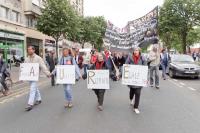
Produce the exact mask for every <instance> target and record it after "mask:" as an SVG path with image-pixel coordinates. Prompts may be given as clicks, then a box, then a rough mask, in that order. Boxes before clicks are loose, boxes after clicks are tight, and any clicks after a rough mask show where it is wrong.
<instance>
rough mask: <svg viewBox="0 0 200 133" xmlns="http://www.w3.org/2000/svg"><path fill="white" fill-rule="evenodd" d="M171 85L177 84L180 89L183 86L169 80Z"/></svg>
mask: <svg viewBox="0 0 200 133" xmlns="http://www.w3.org/2000/svg"><path fill="white" fill-rule="evenodd" d="M169 81H170V82H171V83H173V84H175V85H176V86H178V87H180V88H182V87H183V86H181V85H179V84H177V83H175V82H173V81H172V80H169Z"/></svg>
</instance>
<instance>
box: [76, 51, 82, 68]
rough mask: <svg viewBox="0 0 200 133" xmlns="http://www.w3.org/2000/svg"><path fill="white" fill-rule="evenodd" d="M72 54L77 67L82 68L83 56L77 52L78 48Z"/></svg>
mask: <svg viewBox="0 0 200 133" xmlns="http://www.w3.org/2000/svg"><path fill="white" fill-rule="evenodd" d="M74 56H75V60H76V64H77V65H78V67H79V68H80V69H82V68H83V57H82V55H81V54H80V53H79V49H75V53H74Z"/></svg>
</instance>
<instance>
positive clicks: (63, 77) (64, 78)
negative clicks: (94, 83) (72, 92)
mask: <svg viewBox="0 0 200 133" xmlns="http://www.w3.org/2000/svg"><path fill="white" fill-rule="evenodd" d="M56 83H57V84H75V66H74V65H58V66H57V67H56Z"/></svg>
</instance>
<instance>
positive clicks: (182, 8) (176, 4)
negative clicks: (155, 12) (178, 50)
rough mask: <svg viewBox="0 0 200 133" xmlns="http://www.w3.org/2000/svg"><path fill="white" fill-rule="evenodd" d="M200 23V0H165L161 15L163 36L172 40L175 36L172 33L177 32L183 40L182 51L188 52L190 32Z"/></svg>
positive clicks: (160, 25) (161, 34)
mask: <svg viewBox="0 0 200 133" xmlns="http://www.w3.org/2000/svg"><path fill="white" fill-rule="evenodd" d="M198 25H200V1H199V0H165V2H164V5H163V7H161V10H160V16H159V31H160V36H161V38H164V37H167V38H168V40H171V38H173V36H171V35H173V34H177V35H178V36H179V38H180V41H181V46H182V51H183V53H186V46H188V45H189V44H187V41H188V36H189V33H190V31H191V30H193V27H195V26H198ZM166 42H167V41H166ZM169 42H170V41H169ZM167 45H169V44H167Z"/></svg>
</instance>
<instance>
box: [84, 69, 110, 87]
mask: <svg viewBox="0 0 200 133" xmlns="http://www.w3.org/2000/svg"><path fill="white" fill-rule="evenodd" d="M87 87H88V89H110V85H109V70H88V72H87Z"/></svg>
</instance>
